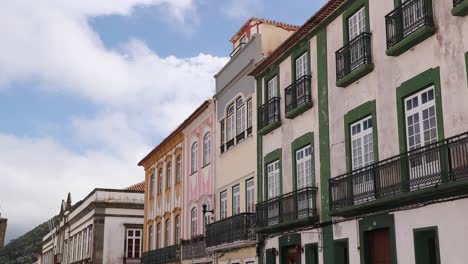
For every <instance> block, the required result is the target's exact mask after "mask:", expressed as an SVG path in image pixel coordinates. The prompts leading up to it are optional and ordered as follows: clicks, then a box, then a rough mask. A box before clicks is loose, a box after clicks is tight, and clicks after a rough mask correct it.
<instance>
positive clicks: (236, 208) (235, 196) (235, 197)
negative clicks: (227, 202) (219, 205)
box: [232, 184, 240, 215]
mask: <svg viewBox="0 0 468 264" xmlns="http://www.w3.org/2000/svg"><path fill="white" fill-rule="evenodd" d="M236 214H240V185H239V184H238V185H236V186H233V187H232V215H236Z"/></svg>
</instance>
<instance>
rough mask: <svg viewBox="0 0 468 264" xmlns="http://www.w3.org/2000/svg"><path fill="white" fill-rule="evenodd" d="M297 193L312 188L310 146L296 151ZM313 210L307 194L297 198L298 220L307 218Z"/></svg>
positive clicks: (310, 199) (310, 198)
mask: <svg viewBox="0 0 468 264" xmlns="http://www.w3.org/2000/svg"><path fill="white" fill-rule="evenodd" d="M296 173H297V175H296V176H297V191H300V190H301V189H303V188H306V187H312V147H311V146H310V145H308V146H306V147H304V148H302V149H299V150H298V151H296ZM311 208H313V205H312V197H311V196H310V193H309V192H304V193H303V194H301V195H298V196H297V209H298V215H297V217H298V218H302V217H307V216H308V215H309V209H311Z"/></svg>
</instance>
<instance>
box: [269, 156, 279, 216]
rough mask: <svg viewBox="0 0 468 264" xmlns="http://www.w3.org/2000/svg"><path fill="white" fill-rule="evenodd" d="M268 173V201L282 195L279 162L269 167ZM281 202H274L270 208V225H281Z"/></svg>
mask: <svg viewBox="0 0 468 264" xmlns="http://www.w3.org/2000/svg"><path fill="white" fill-rule="evenodd" d="M267 173H268V200H271V199H274V198H275V197H278V196H279V195H280V190H279V183H280V182H279V181H280V179H279V160H276V161H273V162H272V163H270V164H268V165H267ZM279 202H280V201H278V200H277V202H272V203H270V205H269V206H268V225H275V224H278V223H279Z"/></svg>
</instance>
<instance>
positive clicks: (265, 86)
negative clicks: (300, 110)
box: [259, 67, 281, 105]
mask: <svg viewBox="0 0 468 264" xmlns="http://www.w3.org/2000/svg"><path fill="white" fill-rule="evenodd" d="M275 77H276V93H277V95H278V97H281V93H280V75H279V67H275V68H273V69H271V70H270V71H269V72H268V73H267V74H266V75H265V77H264V83H263V91H264V93H263V94H264V97H263V102H261V104H259V105H263V104H264V103H266V102H268V82H269V81H271V80H272V79H273V78H275Z"/></svg>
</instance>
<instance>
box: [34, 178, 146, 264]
mask: <svg viewBox="0 0 468 264" xmlns="http://www.w3.org/2000/svg"><path fill="white" fill-rule="evenodd" d="M143 197H144V194H143V183H140V184H137V185H134V186H131V187H129V188H128V189H125V190H114V189H95V190H93V191H92V192H91V193H90V194H89V195H88V196H87V197H86V198H84V199H83V200H81V201H79V202H77V203H75V204H74V205H72V201H71V196H70V194H69V195H68V198H67V201H66V202H65V201H62V203H61V205H60V214H59V216H58V219H53V220H51V221H50V223H49V226H50V232H49V233H48V234H47V235H46V236H44V238H43V244H42V253H41V255H40V260H39V262H40V263H43V264H56V263H63V264H71V263H109V264H110V263H112V264H113V263H124V264H138V263H141V260H140V259H141V252H142V238H143Z"/></svg>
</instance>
